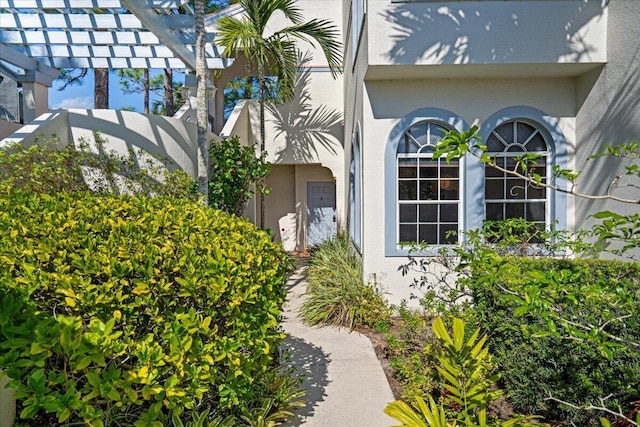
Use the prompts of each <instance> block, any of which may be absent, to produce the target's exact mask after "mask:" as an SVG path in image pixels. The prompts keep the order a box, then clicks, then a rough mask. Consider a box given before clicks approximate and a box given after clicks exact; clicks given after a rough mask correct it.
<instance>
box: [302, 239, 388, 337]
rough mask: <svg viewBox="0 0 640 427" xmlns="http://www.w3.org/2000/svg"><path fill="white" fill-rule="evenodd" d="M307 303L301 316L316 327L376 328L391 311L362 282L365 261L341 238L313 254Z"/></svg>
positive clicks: (321, 246)
mask: <svg viewBox="0 0 640 427" xmlns="http://www.w3.org/2000/svg"><path fill="white" fill-rule="evenodd" d="M307 283H308V285H307V299H306V300H305V302H304V304H303V305H302V308H301V309H300V315H301V316H302V318H303V319H304V320H306V321H307V322H308V323H310V324H312V325H316V324H330V325H336V326H346V327H348V328H351V329H353V328H355V327H358V326H374V325H375V324H376V322H378V321H380V320H384V319H387V318H388V317H389V316H390V314H391V311H390V309H389V307H388V306H387V303H386V301H385V300H384V298H382V296H381V295H380V294H379V293H378V291H377V290H376V289H375V288H374V286H372V285H369V284H365V283H364V282H363V280H362V261H361V260H360V259H359V258H357V257H356V256H355V255H354V254H353V252H351V249H350V247H349V239H348V237H346V236H344V235H339V236H337V237H336V238H335V239H330V240H327V241H325V242H324V243H321V244H320V245H318V246H317V247H316V249H315V250H314V251H313V254H312V257H311V264H310V265H309V270H308V272H307Z"/></svg>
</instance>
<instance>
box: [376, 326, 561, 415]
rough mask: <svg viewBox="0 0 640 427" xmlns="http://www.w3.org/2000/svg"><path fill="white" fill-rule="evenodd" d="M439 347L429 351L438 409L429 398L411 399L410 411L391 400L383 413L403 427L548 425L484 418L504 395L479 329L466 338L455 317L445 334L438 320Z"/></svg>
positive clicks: (485, 339) (401, 403)
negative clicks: (436, 382) (437, 377)
mask: <svg viewBox="0 0 640 427" xmlns="http://www.w3.org/2000/svg"><path fill="white" fill-rule="evenodd" d="M432 329H433V333H434V335H435V337H436V338H437V342H438V345H437V346H436V347H434V348H432V349H431V351H432V352H434V353H435V357H436V358H437V362H438V363H437V368H436V369H437V372H438V373H439V375H440V378H441V381H440V387H441V388H442V396H441V397H440V399H438V400H439V402H440V404H439V405H437V404H436V401H435V399H434V398H433V397H432V396H431V395H429V396H428V401H429V404H428V405H427V403H426V402H425V399H424V398H423V397H422V396H416V397H415V398H414V399H413V401H414V406H415V409H414V408H412V407H410V406H409V405H407V404H406V403H405V402H403V401H395V402H392V403H391V404H389V405H388V406H387V407H386V408H385V413H387V414H388V415H389V416H391V417H393V418H395V419H397V420H398V421H400V422H402V426H407V427H455V426H460V427H462V426H477V427H490V426H491V427H516V426H519V427H525V426H531V427H534V426H545V425H546V426H548V424H540V423H537V422H535V421H534V419H535V418H538V417H533V416H527V415H511V416H510V417H509V419H508V420H500V419H497V418H496V417H494V416H491V415H489V412H488V409H489V406H490V405H491V404H492V403H493V402H494V401H496V400H497V399H498V398H500V397H501V396H502V395H503V394H504V392H503V391H502V390H497V389H495V387H494V384H495V382H496V380H497V379H498V378H499V375H497V374H494V373H492V368H493V366H492V358H493V356H492V355H491V354H490V353H489V349H488V348H487V347H486V346H485V343H486V341H487V336H486V335H483V336H482V337H480V328H478V329H476V330H475V332H473V333H471V334H470V336H469V337H467V335H466V333H465V324H464V321H463V320H462V319H459V318H454V319H453V326H452V334H449V331H447V328H446V326H445V324H444V321H443V320H442V318H440V317H437V318H436V319H435V320H434V321H433V325H432Z"/></svg>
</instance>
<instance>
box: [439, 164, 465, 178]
mask: <svg viewBox="0 0 640 427" xmlns="http://www.w3.org/2000/svg"><path fill="white" fill-rule="evenodd" d="M440 176H441V177H443V178H458V177H459V176H460V168H459V167H458V161H457V160H451V163H449V164H447V163H446V162H443V164H442V168H441V169H440Z"/></svg>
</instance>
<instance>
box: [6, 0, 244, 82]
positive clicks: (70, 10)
mask: <svg viewBox="0 0 640 427" xmlns="http://www.w3.org/2000/svg"><path fill="white" fill-rule="evenodd" d="M235 10H236V9H235V8H234V11H235ZM56 11H57V12H59V13H56ZM194 27H195V17H194V15H193V9H192V7H191V6H190V4H189V0H0V30H2V31H0V43H2V44H3V48H4V49H5V50H8V51H14V52H17V53H19V54H24V55H27V56H31V57H32V58H34V60H35V59H37V60H38V63H43V64H46V65H47V66H50V67H54V68H188V69H190V70H195V54H194V51H195V46H194V45H195V33H194ZM214 37H215V34H214V33H213V31H211V29H210V32H209V33H208V34H207V35H206V37H205V39H206V40H207V47H206V56H207V66H208V68H210V69H219V68H226V67H227V66H228V65H229V64H231V63H232V60H227V59H223V58H221V56H220V54H219V52H221V51H222V50H221V49H219V47H218V46H216V45H215V44H213V40H214ZM8 54H9V55H10V54H11V52H9V53H8ZM33 64H34V62H29V63H28V64H26V63H25V64H24V67H22V68H23V69H24V70H25V71H27V70H33V69H34V68H32V66H33Z"/></svg>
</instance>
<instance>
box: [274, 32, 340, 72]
mask: <svg viewBox="0 0 640 427" xmlns="http://www.w3.org/2000/svg"><path fill="white" fill-rule="evenodd" d="M276 34H277V35H278V37H282V36H287V37H293V38H297V39H301V40H304V41H306V42H308V43H310V44H312V45H315V44H316V43H317V44H318V46H319V47H320V49H322V51H323V53H324V56H325V58H326V60H327V63H328V64H329V68H330V69H331V73H332V75H333V76H334V77H335V76H336V75H337V74H339V73H340V69H341V66H342V43H340V41H339V40H340V32H339V31H338V28H337V27H336V26H335V25H333V24H331V22H330V21H328V20H324V19H312V20H311V21H308V22H304V23H301V24H297V25H292V26H289V27H286V28H283V29H281V30H280V31H278V32H277V33H276ZM276 34H274V36H275V35H276Z"/></svg>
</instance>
